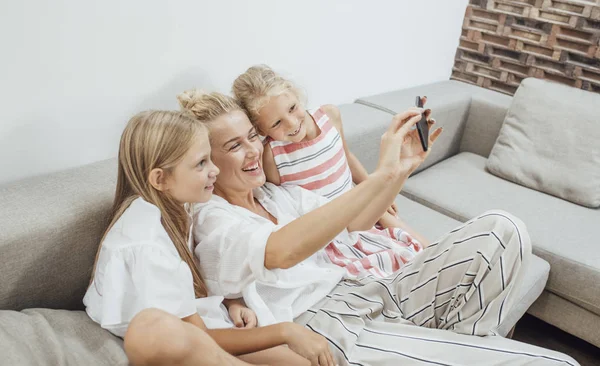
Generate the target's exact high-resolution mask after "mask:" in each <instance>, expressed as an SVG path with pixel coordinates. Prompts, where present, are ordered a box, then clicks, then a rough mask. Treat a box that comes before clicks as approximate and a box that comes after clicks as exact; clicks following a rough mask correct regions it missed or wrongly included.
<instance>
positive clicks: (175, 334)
mask: <svg viewBox="0 0 600 366" xmlns="http://www.w3.org/2000/svg"><path fill="white" fill-rule="evenodd" d="M124 347H125V353H126V354H127V357H128V358H129V362H130V363H131V364H132V365H134V366H152V365H181V366H188V365H189V366H192V365H194V366H221V365H222V366H243V365H249V364H248V363H246V362H244V361H242V360H239V359H237V358H235V357H233V356H231V355H230V354H228V353H227V352H225V351H224V350H223V349H221V347H219V345H218V344H217V343H215V341H214V340H213V339H212V338H211V337H210V336H209V335H208V334H206V333H205V332H204V331H202V330H201V329H200V328H198V327H196V326H194V325H192V324H189V323H186V322H184V321H182V320H181V319H179V318H178V317H176V316H174V315H172V314H169V313H167V312H164V311H162V310H158V309H146V310H143V311H141V312H140V313H139V314H137V315H136V316H135V317H134V318H133V320H132V321H131V323H130V325H129V328H128V330H127V333H126V334H125V343H124Z"/></svg>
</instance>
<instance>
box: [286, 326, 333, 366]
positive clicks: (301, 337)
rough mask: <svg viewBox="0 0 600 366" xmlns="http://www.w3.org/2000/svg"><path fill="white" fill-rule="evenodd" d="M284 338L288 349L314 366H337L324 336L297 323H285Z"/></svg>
mask: <svg viewBox="0 0 600 366" xmlns="http://www.w3.org/2000/svg"><path fill="white" fill-rule="evenodd" d="M283 337H284V339H285V341H286V343H287V345H288V347H289V348H290V349H291V350H292V351H294V352H296V353H297V354H299V355H300V356H302V357H304V358H306V359H307V360H309V361H310V363H311V365H312V366H336V363H335V361H334V360H333V355H332V354H331V350H330V349H329V343H328V342H327V340H326V339H325V338H324V337H323V336H321V335H319V334H317V333H315V332H313V331H311V330H308V329H306V328H304V327H303V326H301V325H298V324H296V323H285V330H284V334H283Z"/></svg>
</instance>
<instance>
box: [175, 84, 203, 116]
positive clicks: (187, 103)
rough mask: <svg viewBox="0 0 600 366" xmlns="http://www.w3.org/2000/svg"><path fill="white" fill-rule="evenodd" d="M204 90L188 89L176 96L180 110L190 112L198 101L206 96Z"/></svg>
mask: <svg viewBox="0 0 600 366" xmlns="http://www.w3.org/2000/svg"><path fill="white" fill-rule="evenodd" d="M207 94H208V93H206V92H205V91H204V90H200V89H189V90H186V91H184V92H183V93H180V94H178V95H177V101H179V106H180V107H181V109H182V110H186V111H190V110H192V109H193V107H194V105H196V104H197V103H198V101H200V100H202V99H203V98H204V96H206V95H207Z"/></svg>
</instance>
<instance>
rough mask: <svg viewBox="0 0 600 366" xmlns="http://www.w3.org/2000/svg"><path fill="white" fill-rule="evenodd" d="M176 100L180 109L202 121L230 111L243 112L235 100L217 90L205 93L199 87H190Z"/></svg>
mask: <svg viewBox="0 0 600 366" xmlns="http://www.w3.org/2000/svg"><path fill="white" fill-rule="evenodd" d="M177 100H178V101H179V105H180V106H181V110H182V111H185V112H186V113H188V114H190V115H192V116H193V117H194V118H195V119H196V120H197V121H199V122H202V123H209V122H212V121H214V120H215V119H217V118H219V117H221V116H222V115H225V114H228V113H231V112H235V111H240V112H244V109H243V108H242V106H241V105H240V103H238V101H237V100H235V99H234V98H232V97H230V96H227V95H225V94H221V93H218V92H212V93H206V92H204V91H202V90H199V89H190V90H186V91H184V92H183V93H181V94H179V95H177Z"/></svg>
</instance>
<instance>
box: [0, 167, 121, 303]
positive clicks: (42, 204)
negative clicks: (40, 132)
mask: <svg viewBox="0 0 600 366" xmlns="http://www.w3.org/2000/svg"><path fill="white" fill-rule="evenodd" d="M116 173H117V167H116V159H112V160H108V161H102V162H99V163H94V164H90V165H86V166H83V167H79V168H75V169H71V170H66V171H63V172H60V173H54V174H49V175H44V176H40V177H36V178H30V179H26V180H23V181H20V182H16V183H11V184H7V185H3V186H0V258H2V265H0V278H1V279H2V286H0V309H10V310H21V309H25V308H35V307H43V308H54V309H68V310H74V309H82V308H83V305H82V299H83V295H84V293H85V290H86V288H87V285H88V284H89V281H90V273H91V271H92V264H93V262H94V258H95V256H96V251H97V248H98V242H99V240H100V238H101V237H102V233H103V231H104V230H105V229H106V226H107V225H108V219H109V217H108V215H109V211H110V208H111V205H112V199H113V197H114V192H115V182H116Z"/></svg>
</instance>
